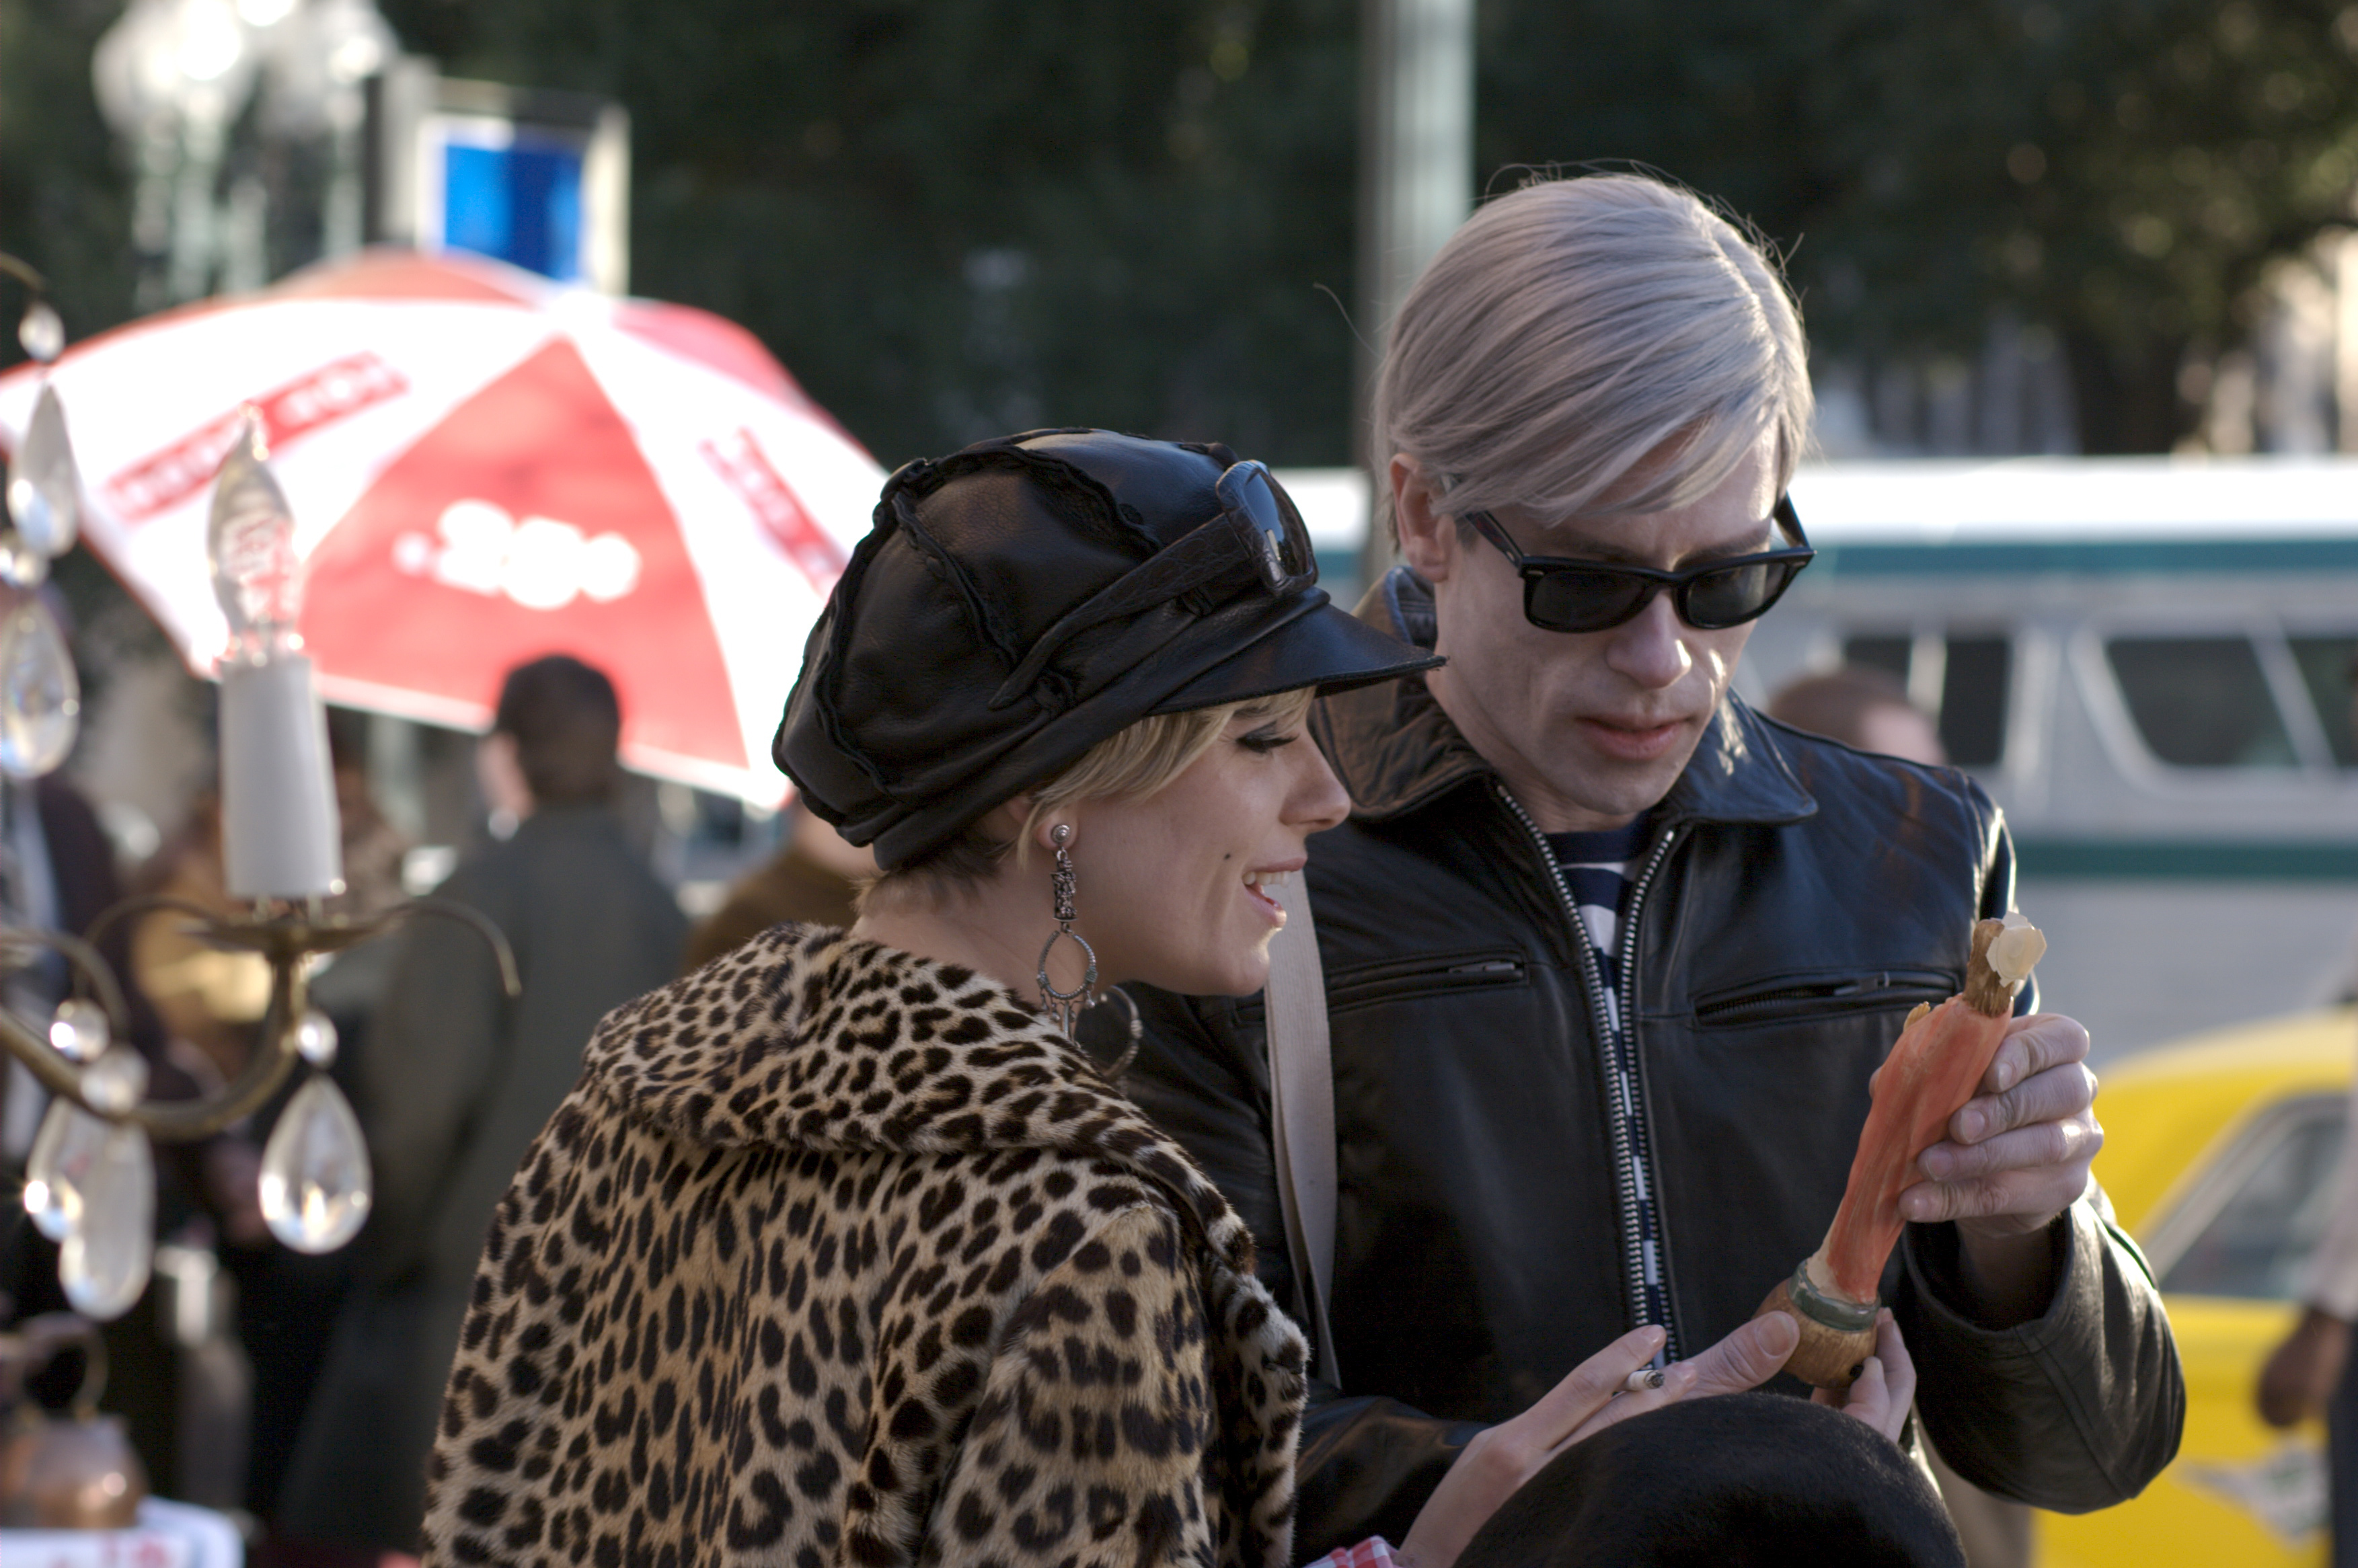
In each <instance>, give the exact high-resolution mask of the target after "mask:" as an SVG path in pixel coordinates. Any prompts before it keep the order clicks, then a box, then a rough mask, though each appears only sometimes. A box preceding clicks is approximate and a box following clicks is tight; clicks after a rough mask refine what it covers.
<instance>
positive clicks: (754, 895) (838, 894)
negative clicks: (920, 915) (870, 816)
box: [679, 795, 876, 975]
mask: <svg viewBox="0 0 2358 1568" xmlns="http://www.w3.org/2000/svg"><path fill="white" fill-rule="evenodd" d="M786 809H787V811H788V812H789V813H791V816H789V818H788V820H787V824H786V844H785V848H784V849H780V850H779V851H778V852H777V853H776V854H775V855H773V856H772V857H770V859H769V860H767V861H765V862H763V864H762V865H761V866H760V867H759V868H758V869H756V870H755V871H752V873H751V874H750V875H748V876H746V877H744V878H742V879H741V880H740V881H738V882H737V884H736V885H735V886H734V887H732V888H730V890H729V898H728V901H727V902H726V903H723V904H721V906H720V907H719V909H717V910H715V911H713V912H712V914H710V915H709V916H708V917H707V918H705V919H704V920H702V921H700V922H699V923H698V925H697V927H696V929H695V930H693V931H691V932H689V933H688V934H687V947H686V948H685V949H684V950H683V952H682V953H681V955H680V960H679V972H680V973H681V974H683V975H686V974H692V973H694V972H695V971H696V970H698V969H700V968H704V966H705V965H707V964H708V963H710V962H712V960H713V959H715V958H718V957H720V956H721V955H722V954H724V953H733V952H735V951H736V950H737V949H738V948H740V947H741V946H744V945H745V944H746V943H748V942H751V941H752V939H753V938H754V937H756V936H759V935H761V934H762V933H763V932H764V931H767V930H768V929H769V928H770V927H771V926H773V925H784V924H785V923H786V922H788V921H792V922H794V923H795V925H834V926H845V925H850V924H851V921H852V915H853V913H854V912H853V900H854V899H855V898H856V897H857V896H858V893H859V888H860V881H861V880H862V879H864V878H868V877H872V876H874V875H875V874H876V857H875V855H874V854H872V853H871V851H869V850H868V849H863V848H860V847H859V846H857V845H852V844H847V843H845V842H844V838H843V835H842V834H840V833H838V832H837V831H836V830H835V829H834V828H833V827H829V826H828V825H827V823H826V822H825V821H824V820H822V819H821V818H820V817H819V816H817V814H816V813H814V812H813V811H812V810H811V808H810V807H809V806H806V805H805V804H804V802H803V800H802V797H801V796H799V795H797V796H795V802H794V804H793V805H792V806H788V807H787V808H786Z"/></svg>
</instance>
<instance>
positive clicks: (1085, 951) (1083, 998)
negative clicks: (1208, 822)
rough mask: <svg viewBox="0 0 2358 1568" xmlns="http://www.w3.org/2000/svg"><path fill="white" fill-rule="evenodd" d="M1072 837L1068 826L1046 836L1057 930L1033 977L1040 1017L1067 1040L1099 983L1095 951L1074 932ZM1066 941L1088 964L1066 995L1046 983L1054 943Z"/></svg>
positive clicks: (1044, 946)
mask: <svg viewBox="0 0 2358 1568" xmlns="http://www.w3.org/2000/svg"><path fill="white" fill-rule="evenodd" d="M1072 836H1073V827H1072V824H1071V823H1069V822H1059V823H1057V824H1056V826H1055V830H1054V831H1053V832H1051V833H1050V834H1049V835H1048V838H1049V841H1050V842H1052V843H1054V844H1055V846H1056V871H1055V878H1054V880H1053V882H1052V884H1051V885H1052V886H1053V887H1054V889H1055V900H1056V929H1055V930H1054V931H1051V932H1050V933H1048V940H1047V941H1046V942H1044V943H1043V944H1042V945H1041V947H1040V973H1039V974H1038V976H1037V977H1035V978H1036V979H1038V980H1039V982H1040V1015H1041V1016H1042V1017H1044V1018H1045V1019H1048V1020H1049V1021H1050V1022H1054V1023H1055V1026H1056V1027H1057V1028H1058V1029H1060V1030H1062V1031H1063V1032H1064V1033H1065V1037H1066V1038H1067V1039H1069V1038H1071V1036H1072V1033H1073V1028H1074V1026H1075V1025H1076V1024H1077V1023H1078V1022H1080V1018H1081V1014H1082V1013H1083V1012H1084V1011H1087V1009H1088V1008H1089V1007H1090V1006H1091V1005H1092V1002H1091V1000H1090V998H1089V992H1090V990H1091V989H1094V988H1095V987H1096V985H1097V983H1098V950H1097V949H1096V948H1094V947H1092V946H1089V944H1088V939H1087V937H1085V936H1083V935H1081V934H1080V933H1079V932H1077V931H1076V930H1074V929H1073V887H1074V879H1073V857H1072V856H1071V855H1070V854H1069V853H1067V852H1066V851H1065V843H1066V841H1068V840H1069V839H1070V838H1072ZM1067 937H1069V938H1071V939H1072V940H1073V941H1074V942H1076V943H1078V944H1079V945H1080V949H1081V956H1082V957H1084V958H1086V959H1087V960H1088V969H1087V973H1085V974H1083V975H1082V976H1081V983H1080V984H1079V985H1078V986H1076V988H1074V989H1071V990H1068V991H1060V990H1058V989H1056V988H1055V985H1054V984H1053V983H1051V982H1050V980H1049V979H1048V955H1049V954H1051V953H1053V952H1055V950H1056V944H1057V943H1059V942H1061V941H1064V940H1065V938H1067ZM1124 1000H1128V999H1127V998H1125V999H1124Z"/></svg>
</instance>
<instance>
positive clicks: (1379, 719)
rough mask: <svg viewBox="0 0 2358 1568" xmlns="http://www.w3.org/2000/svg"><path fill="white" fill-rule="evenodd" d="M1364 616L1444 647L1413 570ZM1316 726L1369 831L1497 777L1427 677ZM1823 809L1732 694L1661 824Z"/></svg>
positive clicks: (1342, 700)
mask: <svg viewBox="0 0 2358 1568" xmlns="http://www.w3.org/2000/svg"><path fill="white" fill-rule="evenodd" d="M1358 615H1359V618H1360V619H1361V620H1363V621H1367V622H1370V623H1371V624H1373V625H1375V626H1377V627H1379V629H1381V630H1383V631H1387V632H1390V633H1392V634H1393V635H1395V636H1398V637H1401V638H1403V639H1405V640H1407V641H1408V642H1411V643H1415V644H1416V645H1417V646H1418V647H1420V648H1431V647H1433V645H1434V644H1435V643H1436V642H1437V641H1438V639H1439V624H1438V622H1437V621H1436V620H1435V617H1434V614H1433V588H1432V585H1431V584H1429V583H1427V582H1426V581H1425V580H1424V579H1422V578H1421V577H1418V576H1417V575H1416V574H1415V573H1414V572H1413V571H1411V570H1410V569H1409V568H1406V567H1394V568H1392V569H1391V570H1390V571H1389V572H1387V573H1385V574H1384V576H1383V578H1382V579H1380V580H1379V581H1378V582H1377V584H1376V586H1375V587H1374V588H1373V589H1369V590H1368V596H1367V597H1366V598H1365V599H1363V600H1360V601H1359V608H1358ZM1316 721H1317V723H1318V726H1319V730H1320V733H1319V740H1320V742H1321V744H1322V745H1323V746H1324V747H1325V752H1326V753H1327V755H1328V757H1329V758H1330V759H1332V761H1333V762H1334V764H1335V771H1336V773H1337V774H1338V775H1339V776H1340V777H1341V778H1342V781H1343V786H1344V787H1345V788H1346V789H1347V790H1349V791H1350V794H1351V801H1352V811H1351V815H1352V816H1355V817H1357V818H1358V819H1359V820H1361V821H1383V820H1385V819H1387V818H1390V817H1394V816H1403V815H1405V814H1407V813H1409V812H1412V811H1414V810H1416V809H1418V808H1419V807H1422V806H1427V805H1430V804H1431V803H1433V801H1435V800H1438V799H1440V798H1441V797H1442V796H1443V795H1446V794H1449V793H1450V792H1452V791H1454V790H1455V789H1457V788H1459V787H1460V786H1461V785H1464V784H1468V783H1470V782H1473V781H1475V780H1477V779H1493V778H1496V777H1497V776H1498V770H1497V769H1495V768H1493V767H1492V766H1491V765H1490V763H1489V762H1487V761H1486V760H1485V759H1484V758H1483V756H1482V755H1481V753H1480V752H1476V751H1475V750H1474V748H1473V746H1472V744H1471V743H1470V742H1468V741H1466V737H1465V736H1464V735H1462V734H1460V733H1459V732H1458V730H1457V726H1456V725H1455V724H1453V723H1452V722H1450V719H1449V716H1448V715H1447V714H1446V713H1444V712H1443V711H1442V708H1441V704H1440V703H1439V702H1437V701H1435V700H1434V698H1433V693H1432V691H1431V690H1430V688H1428V687H1426V685H1425V683H1424V680H1423V678H1422V676H1408V677H1406V678H1405V679H1402V680H1397V681H1387V682H1385V683H1383V684H1382V685H1379V686H1372V687H1359V688H1357V689H1356V690H1353V691H1347V692H1342V693H1338V694H1337V695H1336V696H1334V697H1327V698H1325V700H1324V701H1322V702H1321V703H1320V704H1319V713H1318V716H1317V720H1316ZM1817 809H1818V806H1817V802H1816V800H1815V799H1813V798H1812V796H1811V795H1810V792H1809V791H1808V790H1807V789H1805V788H1803V787H1802V785H1801V779H1800V777H1799V776H1798V775H1797V774H1796V773H1794V770H1793V764H1792V760H1791V759H1790V757H1789V756H1787V754H1786V752H1785V750H1784V748H1783V747H1782V746H1780V745H1779V744H1778V741H1777V738H1776V736H1775V735H1774V733H1772V732H1771V730H1769V727H1768V725H1767V724H1765V723H1764V722H1762V721H1761V719H1760V717H1759V715H1758V714H1756V713H1754V712H1753V711H1752V709H1751V708H1749V707H1748V706H1747V705H1746V703H1745V702H1744V701H1743V699H1742V698H1740V697H1737V696H1736V694H1735V693H1734V692H1730V693H1728V695H1727V697H1726V698H1725V700H1724V701H1723V702H1722V703H1721V704H1720V708H1719V711H1718V712H1717V713H1716V714H1714V716H1713V718H1712V722H1711V725H1710V727H1709V728H1707V729H1706V730H1704V737H1703V741H1702V742H1701V743H1700V744H1698V745H1697V746H1696V747H1695V752H1694V755H1693V757H1692V758H1691V759H1689V761H1688V762H1687V765H1686V769H1685V771H1684V772H1683V773H1680V775H1679V777H1678V782H1677V783H1675V784H1672V785H1671V792H1670V794H1669V795H1667V796H1665V797H1664V798H1663V801H1662V804H1661V806H1660V807H1659V808H1658V809H1657V813H1656V820H1657V822H1658V824H1660V825H1669V824H1673V823H1689V822H1754V823H1768V824H1776V823H1785V822H1798V821H1800V820H1801V819H1802V818H1803V817H1806V816H1812V815H1814V814H1815V813H1816V811H1817Z"/></svg>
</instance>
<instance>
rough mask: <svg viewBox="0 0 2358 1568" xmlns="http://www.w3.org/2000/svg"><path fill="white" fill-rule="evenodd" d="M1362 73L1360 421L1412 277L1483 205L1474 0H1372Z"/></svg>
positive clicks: (1374, 493)
mask: <svg viewBox="0 0 2358 1568" xmlns="http://www.w3.org/2000/svg"><path fill="white" fill-rule="evenodd" d="M1359 51H1360V71H1361V75H1360V84H1359V105H1360V108H1359V267H1358V272H1359V289H1358V292H1359V321H1358V325H1359V338H1360V345H1361V346H1360V351H1359V373H1358V378H1357V380H1358V387H1357V420H1356V426H1357V430H1358V433H1359V434H1358V439H1359V442H1360V444H1361V446H1362V448H1363V452H1362V461H1363V462H1364V463H1365V465H1366V467H1367V469H1368V475H1369V479H1370V484H1369V493H1368V499H1369V503H1370V504H1369V528H1368V540H1367V544H1366V546H1364V547H1363V549H1362V551H1361V555H1360V562H1361V567H1362V575H1363V576H1364V577H1365V578H1366V579H1367V580H1368V581H1370V582H1372V581H1374V580H1375V579H1376V577H1377V576H1378V575H1379V573H1380V572H1381V571H1382V570H1383V569H1384V568H1385V567H1386V566H1388V565H1390V560H1391V554H1392V549H1391V541H1390V531H1389V529H1388V528H1386V526H1385V525H1384V524H1383V519H1384V518H1385V517H1386V516H1387V515H1389V513H1390V503H1389V500H1388V496H1389V493H1390V489H1389V484H1388V481H1386V479H1385V466H1386V464H1387V463H1389V462H1390V459H1391V454H1390V452H1378V451H1373V450H1364V449H1365V448H1366V446H1367V443H1368V440H1369V432H1368V398H1369V395H1371V394H1372V393H1373V391H1374V388H1375V372H1376V366H1377V364H1378V362H1379V360H1380V357H1381V354H1382V349H1383V341H1384V335H1385V333H1387V332H1388V331H1389V330H1390V327H1391V320H1392V316H1393V313H1394V312H1395V311H1397V310H1398V309H1399V308H1400V302H1401V298H1402V297H1404V296H1406V294H1407V293H1408V290H1409V286H1410V285H1412V284H1413V283H1414V282H1415V281H1416V279H1417V275H1418V274H1420V273H1422V271H1423V270H1424V265H1425V263H1427V262H1429V261H1431V260H1432V259H1433V252H1435V251H1437V250H1439V249H1440V248H1441V245H1442V242H1444V240H1446V239H1448V238H1449V236H1450V235H1451V234H1453V233H1455V232H1456V230H1457V226H1458V225H1459V224H1460V223H1463V222H1465V221H1466V214H1467V213H1468V212H1470V211H1473V208H1474V0H1364V5H1363V8H1362V11H1361V13H1360V38H1359Z"/></svg>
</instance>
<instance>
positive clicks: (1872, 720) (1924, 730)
mask: <svg viewBox="0 0 2358 1568" xmlns="http://www.w3.org/2000/svg"><path fill="white" fill-rule="evenodd" d="M1768 717H1769V718H1771V719H1778V720H1779V721H1780V722H1783V723H1786V724H1790V725H1791V726H1792V727H1793V728H1794V729H1796V730H1808V731H1809V732H1810V733H1811V734H1812V735H1823V736H1825V737H1827V738H1828V739H1829V740H1834V741H1841V742H1842V743H1843V744H1844V745H1845V746H1849V747H1851V748H1853V749H1855V750H1856V751H1861V752H1880V753H1881V754H1882V755H1884V756H1887V757H1902V758H1905V759H1906V760H1908V761H1909V762H1922V763H1924V764H1925V765H1926V766H1928V767H1935V768H1941V767H1946V766H1948V763H1949V749H1948V748H1947V747H1946V746H1943V745H1942V744H1941V728H1940V726H1939V725H1937V724H1935V723H1934V722H1933V721H1932V716H1931V714H1929V713H1926V712H1925V711H1924V710H1923V709H1922V708H1919V707H1917V706H1916V705H1915V704H1914V703H1912V702H1910V701H1909V700H1908V688H1907V687H1904V686H1902V685H1900V684H1899V678H1898V676H1894V675H1892V674H1890V673H1889V672H1888V671H1886V670H1878V669H1874V668H1870V667H1869V666H1867V665H1843V666H1842V668H1840V669H1838V670H1829V671H1827V672H1826V673H1825V674H1823V675H1815V676H1802V677H1801V679H1799V680H1796V681H1793V682H1790V684H1788V685H1787V686H1786V687H1783V689H1781V690H1779V692H1778V693H1777V695H1776V696H1775V697H1772V698H1770V699H1769V703H1768Z"/></svg>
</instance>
